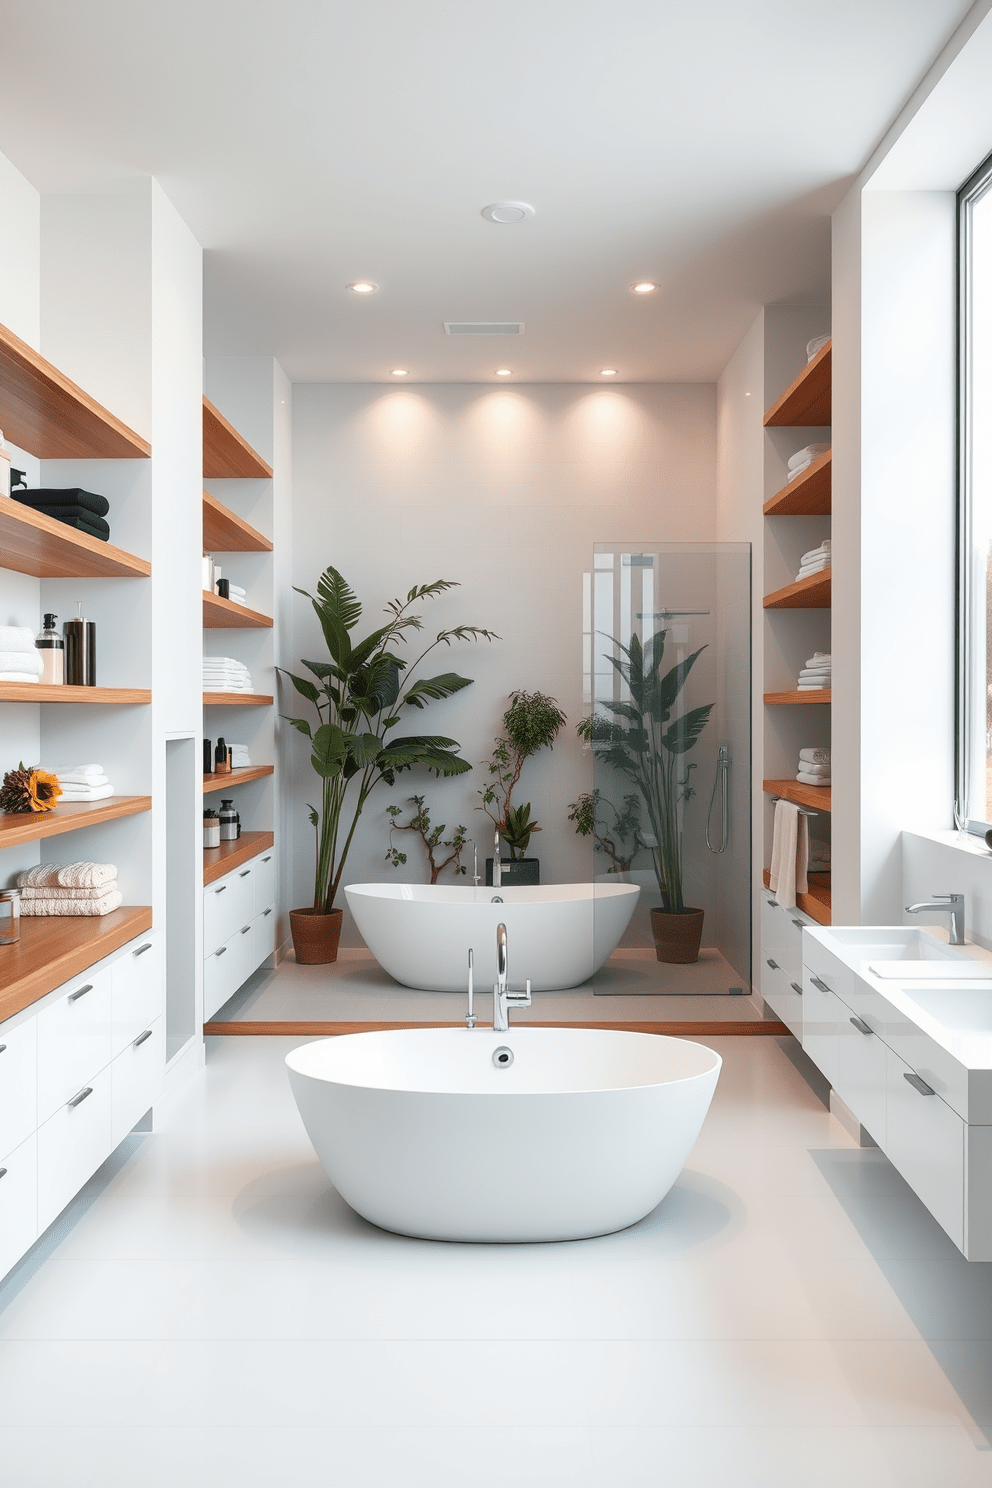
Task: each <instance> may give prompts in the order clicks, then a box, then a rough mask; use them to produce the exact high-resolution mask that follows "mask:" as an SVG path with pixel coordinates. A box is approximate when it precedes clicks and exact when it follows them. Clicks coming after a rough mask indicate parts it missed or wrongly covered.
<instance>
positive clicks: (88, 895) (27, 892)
mask: <svg viewBox="0 0 992 1488" xmlns="http://www.w3.org/2000/svg"><path fill="white" fill-rule="evenodd" d="M117 888H118V883H117V880H116V878H115V879H112V880H111V882H110V883H109V884H102V885H101V886H100V888H98V889H21V903H22V904H24V903H25V902H26V901H27V900H28V899H80V900H84V899H102V898H104V896H105V895H107V894H110V893H116V892H117Z"/></svg>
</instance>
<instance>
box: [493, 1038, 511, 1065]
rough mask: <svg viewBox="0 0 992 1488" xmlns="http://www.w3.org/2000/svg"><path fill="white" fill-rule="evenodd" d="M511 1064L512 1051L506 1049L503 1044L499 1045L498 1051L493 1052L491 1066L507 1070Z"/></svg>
mask: <svg viewBox="0 0 992 1488" xmlns="http://www.w3.org/2000/svg"><path fill="white" fill-rule="evenodd" d="M512 1063H513V1050H512V1049H508V1048H507V1047H506V1045H505V1044H500V1046H499V1048H498V1049H494V1050H493V1064H494V1065H495V1066H496V1068H497V1069H509V1068H510V1065H511V1064H512Z"/></svg>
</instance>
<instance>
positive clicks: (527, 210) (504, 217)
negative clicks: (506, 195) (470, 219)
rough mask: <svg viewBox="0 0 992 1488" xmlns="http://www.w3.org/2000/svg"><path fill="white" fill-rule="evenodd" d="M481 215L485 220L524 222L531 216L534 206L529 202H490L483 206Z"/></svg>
mask: <svg viewBox="0 0 992 1488" xmlns="http://www.w3.org/2000/svg"><path fill="white" fill-rule="evenodd" d="M482 215H483V217H485V219H486V221H487V222H501V223H509V222H526V221H527V219H528V218H529V217H533V215H534V208H533V207H532V206H531V205H530V203H529V202H490V204H489V206H488V207H483V209H482Z"/></svg>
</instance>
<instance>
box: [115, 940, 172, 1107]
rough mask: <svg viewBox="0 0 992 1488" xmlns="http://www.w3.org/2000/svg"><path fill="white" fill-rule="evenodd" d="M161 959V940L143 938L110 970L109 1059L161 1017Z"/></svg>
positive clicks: (162, 988)
mask: <svg viewBox="0 0 992 1488" xmlns="http://www.w3.org/2000/svg"><path fill="white" fill-rule="evenodd" d="M163 959H164V958H163V946H162V941H161V937H160V936H158V935H142V936H139V938H138V940H137V941H136V942H135V944H134V945H133V947H130V948H129V949H128V950H126V951H125V952H124V954H123V956H120V957H118V959H117V960H116V961H115V962H114V964H113V966H112V967H111V986H112V989H113V1029H112V1035H111V1057H112V1058H114V1057H116V1056H117V1055H118V1054H119V1053H120V1052H121V1050H122V1049H126V1048H127V1047H128V1046H129V1045H130V1043H131V1041H132V1040H133V1039H136V1038H137V1037H138V1034H139V1033H142V1032H143V1031H144V1030H145V1029H146V1028H148V1027H149V1025H150V1024H152V1023H154V1021H155V1019H156V1018H158V1017H161V1015H162V1010H163V1006H164V1000H165V968H164V966H163V964H162V963H163ZM145 1109H146V1110H147V1107H146V1108H145Z"/></svg>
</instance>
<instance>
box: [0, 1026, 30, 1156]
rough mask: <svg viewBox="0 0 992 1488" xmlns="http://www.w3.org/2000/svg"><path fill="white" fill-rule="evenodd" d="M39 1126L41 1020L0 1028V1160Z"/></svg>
mask: <svg viewBox="0 0 992 1488" xmlns="http://www.w3.org/2000/svg"><path fill="white" fill-rule="evenodd" d="M37 1127H38V1020H37V1018H27V1019H26V1020H25V1021H24V1022H23V1023H18V1024H17V1026H16V1028H3V1027H0V1157H2V1156H3V1154H4V1153H5V1152H13V1150H14V1148H15V1147H19V1146H20V1144H21V1143H22V1142H23V1141H24V1140H25V1138H26V1137H29V1136H30V1135H31V1133H32V1132H33V1131H36V1130H37Z"/></svg>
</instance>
